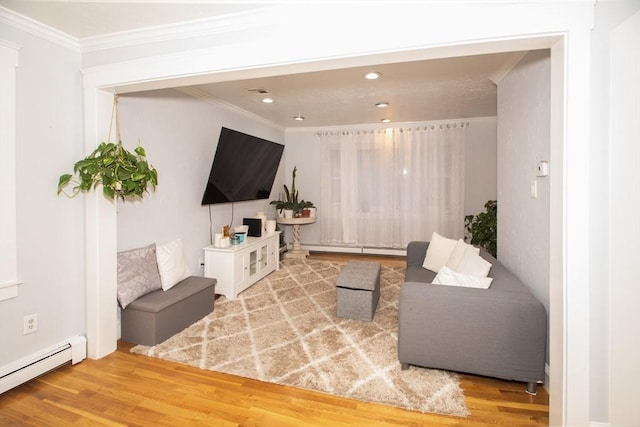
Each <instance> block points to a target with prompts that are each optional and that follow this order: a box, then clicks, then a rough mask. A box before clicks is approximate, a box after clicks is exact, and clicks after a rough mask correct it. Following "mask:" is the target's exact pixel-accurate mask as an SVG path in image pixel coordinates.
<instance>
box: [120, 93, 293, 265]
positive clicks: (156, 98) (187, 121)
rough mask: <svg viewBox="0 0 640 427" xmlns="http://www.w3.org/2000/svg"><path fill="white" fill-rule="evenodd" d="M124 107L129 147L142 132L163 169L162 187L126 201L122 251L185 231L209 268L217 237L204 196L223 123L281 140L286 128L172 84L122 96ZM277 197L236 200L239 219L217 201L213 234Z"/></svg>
mask: <svg viewBox="0 0 640 427" xmlns="http://www.w3.org/2000/svg"><path fill="white" fill-rule="evenodd" d="M118 110H119V115H120V126H121V132H122V138H123V141H124V144H125V147H126V148H128V149H131V150H132V149H133V148H134V147H135V146H136V145H137V143H138V139H139V140H140V144H141V145H142V146H143V147H144V148H145V150H146V152H147V158H148V160H149V162H150V163H151V164H152V165H153V166H154V167H155V168H156V169H157V170H158V187H157V188H156V191H155V192H151V194H150V195H149V197H145V199H144V200H143V201H137V202H133V203H132V202H124V203H122V202H119V204H118V250H119V251H122V250H126V249H131V248H136V247H140V246H145V245H148V244H151V243H157V244H163V243H167V242H169V241H170V240H173V239H175V238H181V239H182V241H183V243H184V246H185V256H186V258H187V263H188V265H189V268H190V269H191V272H192V274H202V272H203V270H202V269H201V268H200V266H199V259H200V258H202V257H203V253H202V248H203V247H204V246H208V245H210V244H211V239H210V233H209V208H208V207H207V206H201V204H200V203H201V201H202V194H203V193H204V189H205V185H206V182H207V179H208V178H209V172H210V170H211V164H212V162H213V156H214V153H215V150H216V146H217V144H218V137H219V136H220V129H221V128H222V127H223V126H224V127H228V128H231V129H234V130H238V131H240V132H244V133H247V134H250V135H255V136H258V137H260V138H264V139H267V140H269V141H273V142H277V143H280V144H283V143H284V132H283V131H282V130H279V129H276V128H271V127H269V126H267V125H265V124H263V123H258V122H255V121H252V120H249V119H247V118H246V117H242V116H240V115H239V114H238V113H233V112H230V111H228V110H225V109H223V108H220V107H219V106H216V105H214V104H211V103H206V102H204V101H201V100H198V99H196V98H193V97H192V96H189V95H187V94H185V93H182V92H180V91H177V90H172V89H166V90H158V91H152V92H141V93H137V94H127V95H121V96H120V98H119V107H118ZM286 152H287V150H286V149H285V155H286ZM283 164H284V160H282V161H281V164H280V169H279V171H278V176H277V177H276V182H275V183H274V189H276V193H272V194H273V196H274V197H273V198H275V197H277V189H279V188H280V187H281V185H282V177H283V170H284V169H283ZM269 200H271V199H269ZM269 200H266V201H247V202H238V203H235V204H233V218H232V205H231V204H230V203H225V204H218V205H211V217H212V227H213V230H214V231H213V233H216V232H220V231H221V230H222V226H223V225H225V224H230V223H231V222H232V221H233V225H240V224H242V219H243V218H244V217H253V216H255V214H256V212H258V211H267V208H268V203H269Z"/></svg>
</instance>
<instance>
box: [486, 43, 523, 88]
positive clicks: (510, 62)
mask: <svg viewBox="0 0 640 427" xmlns="http://www.w3.org/2000/svg"><path fill="white" fill-rule="evenodd" d="M527 53H529V51H521V52H514V53H512V54H511V55H509V57H508V58H507V60H506V61H505V62H504V64H502V67H500V69H499V70H497V71H496V72H495V73H493V75H492V76H490V77H489V80H491V81H492V82H493V83H494V84H495V85H496V86H497V85H498V84H500V82H501V81H502V79H504V78H505V76H506V75H507V74H509V71H511V69H512V68H513V67H515V66H516V65H517V64H518V62H520V60H522V58H524V57H525V56H526V55H527Z"/></svg>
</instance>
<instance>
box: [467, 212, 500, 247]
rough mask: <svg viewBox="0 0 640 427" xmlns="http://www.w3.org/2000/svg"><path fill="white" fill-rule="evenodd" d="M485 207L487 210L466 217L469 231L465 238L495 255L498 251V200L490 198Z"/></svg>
mask: <svg viewBox="0 0 640 427" xmlns="http://www.w3.org/2000/svg"><path fill="white" fill-rule="evenodd" d="M484 207H485V209H486V210H485V212H481V213H479V214H478V215H467V216H465V217H464V226H465V229H466V230H467V232H468V233H469V236H466V237H465V240H467V241H469V240H470V243H471V244H472V245H476V246H480V247H483V248H485V249H486V250H487V251H488V252H489V253H490V254H491V255H493V256H494V257H495V256H496V255H497V253H498V201H497V200H489V201H488V202H487V203H485V204H484Z"/></svg>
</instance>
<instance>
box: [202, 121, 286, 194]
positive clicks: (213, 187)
mask: <svg viewBox="0 0 640 427" xmlns="http://www.w3.org/2000/svg"><path fill="white" fill-rule="evenodd" d="M283 151H284V145H282V144H276V143H275V142H271V141H267V140H266V139H262V138H258V137H255V136H251V135H247V134H245V133H242V132H238V131H235V130H232V129H227V128H225V127H223V128H222V130H221V131H220V138H219V139H218V147H217V148H216V154H215V156H214V158H213V164H212V165H211V173H210V174H209V180H208V181H207V188H206V189H205V190H204V195H203V196H202V204H203V205H212V204H216V203H229V202H241V201H246V200H259V199H268V198H269V194H270V193H271V188H272V187H273V181H274V180H275V178H276V173H277V172H278V165H279V164H280V159H281V158H282V152H283Z"/></svg>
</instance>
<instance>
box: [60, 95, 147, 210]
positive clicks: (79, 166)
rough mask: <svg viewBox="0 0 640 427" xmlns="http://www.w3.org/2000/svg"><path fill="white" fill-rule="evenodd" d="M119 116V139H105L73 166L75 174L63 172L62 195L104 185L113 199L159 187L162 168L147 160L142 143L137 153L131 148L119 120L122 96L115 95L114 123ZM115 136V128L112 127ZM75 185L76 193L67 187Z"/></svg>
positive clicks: (117, 122) (137, 148)
mask: <svg viewBox="0 0 640 427" xmlns="http://www.w3.org/2000/svg"><path fill="white" fill-rule="evenodd" d="M114 118H115V122H116V132H117V136H118V142H117V143H113V142H101V143H100V145H98V148H96V149H95V150H93V152H92V153H91V154H89V155H88V156H87V157H85V158H84V159H82V160H79V161H77V162H76V163H75V164H74V165H73V174H68V173H67V174H63V175H61V176H60V178H59V179H58V195H59V194H60V193H64V194H66V195H67V196H69V197H74V196H76V195H77V194H78V193H80V192H87V191H90V190H92V189H95V188H96V187H97V186H98V185H99V184H100V185H102V192H103V194H104V195H105V196H106V197H108V198H109V199H111V200H114V199H116V198H118V199H121V200H123V201H124V200H126V199H129V198H131V199H135V198H138V197H140V198H141V197H142V196H143V195H144V193H146V192H148V190H147V188H148V186H149V185H151V187H152V188H153V189H154V190H155V188H156V185H158V171H157V170H156V169H155V168H154V167H153V166H151V165H149V163H148V162H147V159H146V157H147V154H146V152H145V150H144V148H142V146H141V145H140V144H138V146H137V147H136V148H135V149H134V152H133V153H132V152H130V151H127V150H126V149H125V148H124V146H123V145H122V138H121V137H120V123H119V120H118V95H114V97H113V110H112V112H111V124H112V125H113V121H114ZM109 139H111V129H109ZM70 184H74V186H73V190H72V193H71V194H69V193H67V192H66V191H65V188H66V187H67V186H68V185H70Z"/></svg>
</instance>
